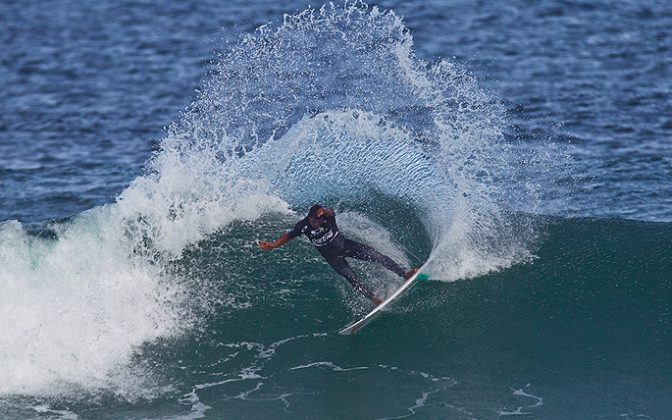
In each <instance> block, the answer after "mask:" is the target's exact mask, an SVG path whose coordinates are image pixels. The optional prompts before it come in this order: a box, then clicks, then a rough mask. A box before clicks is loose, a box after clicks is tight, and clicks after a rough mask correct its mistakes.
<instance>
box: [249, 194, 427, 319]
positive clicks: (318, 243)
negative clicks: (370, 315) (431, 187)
mask: <svg viewBox="0 0 672 420" xmlns="http://www.w3.org/2000/svg"><path fill="white" fill-rule="evenodd" d="M301 234H304V235H306V236H307V237H308V239H309V240H310V242H311V243H312V244H313V245H314V246H315V247H316V248H317V250H318V251H319V252H320V254H321V255H322V256H323V257H324V259H325V260H327V262H328V263H329V265H330V266H331V268H333V269H334V270H335V271H336V272H337V273H338V274H340V275H341V276H343V277H345V278H346V280H348V281H349V282H350V284H352V286H353V287H354V288H355V289H357V291H358V292H360V293H361V294H363V295H364V296H366V297H367V298H369V299H370V300H371V301H372V302H373V303H374V305H376V306H378V305H380V304H381V303H382V302H383V301H382V299H380V298H379V297H378V296H376V295H375V294H373V292H371V290H369V289H368V288H367V287H366V286H364V284H363V283H362V282H361V281H360V280H359V277H357V274H356V273H355V272H354V270H353V269H352V268H351V267H350V264H348V262H347V261H346V260H345V259H346V258H356V259H358V260H363V261H371V262H377V263H380V264H382V265H383V267H385V268H387V269H388V270H390V271H392V272H393V273H395V274H397V275H398V276H399V277H402V278H404V280H408V279H409V278H411V277H412V276H413V274H415V272H416V271H417V269H413V270H411V271H409V272H406V271H404V269H403V268H401V267H400V266H399V264H397V263H396V262H394V261H393V260H392V259H391V258H390V257H388V256H386V255H383V254H381V253H380V252H378V251H376V250H375V249H374V248H372V247H370V246H368V245H365V244H361V243H359V242H355V241H352V240H350V239H346V238H344V237H343V235H342V234H341V233H340V232H339V230H338V226H337V225H336V213H335V212H334V210H332V209H330V208H324V207H322V206H320V205H314V206H313V207H311V208H310V210H309V211H308V216H306V217H305V218H304V219H302V220H301V221H300V222H298V223H297V224H296V225H295V226H294V229H292V230H291V231H289V232H287V233H285V234H283V235H282V236H280V237H279V238H278V239H277V240H276V241H275V242H266V241H261V242H259V249H261V250H262V251H270V250H271V249H275V248H279V247H281V246H282V245H284V244H286V243H287V242H289V241H291V240H292V239H294V238H296V237H297V236H299V235H301Z"/></svg>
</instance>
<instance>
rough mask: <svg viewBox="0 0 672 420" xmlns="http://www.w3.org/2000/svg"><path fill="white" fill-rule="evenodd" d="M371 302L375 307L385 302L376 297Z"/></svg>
mask: <svg viewBox="0 0 672 420" xmlns="http://www.w3.org/2000/svg"><path fill="white" fill-rule="evenodd" d="M371 302H373V304H374V305H376V306H378V305H380V304H381V303H383V300H382V299H381V298H379V297H378V296H374V297H372V298H371Z"/></svg>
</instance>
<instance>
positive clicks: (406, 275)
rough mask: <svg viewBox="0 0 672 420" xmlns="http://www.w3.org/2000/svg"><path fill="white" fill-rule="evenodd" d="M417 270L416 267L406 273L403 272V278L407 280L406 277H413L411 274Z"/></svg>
mask: <svg viewBox="0 0 672 420" xmlns="http://www.w3.org/2000/svg"><path fill="white" fill-rule="evenodd" d="M417 272H418V269H417V268H414V269H412V270H411V271H409V272H408V273H406V274H404V280H408V279H410V278H411V277H413V275H415V273H417Z"/></svg>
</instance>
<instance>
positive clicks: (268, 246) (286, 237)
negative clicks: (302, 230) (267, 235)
mask: <svg viewBox="0 0 672 420" xmlns="http://www.w3.org/2000/svg"><path fill="white" fill-rule="evenodd" d="M292 239H294V237H293V236H291V235H290V234H289V233H285V234H283V235H282V236H281V237H279V238H278V239H276V240H275V242H268V241H261V242H259V249H261V250H262V251H270V250H272V249H275V248H279V247H281V246H283V245H284V244H286V243H287V242H289V241H291V240H292Z"/></svg>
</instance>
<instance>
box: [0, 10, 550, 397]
mask: <svg viewBox="0 0 672 420" xmlns="http://www.w3.org/2000/svg"><path fill="white" fill-rule="evenodd" d="M505 127H506V120H505V118H504V115H503V110H502V107H501V105H500V104H499V103H498V102H497V100H495V99H494V98H492V97H491V96H490V95H488V94H487V93H486V92H484V91H483V90H482V89H480V88H479V86H478V84H477V83H476V81H475V80H474V78H473V77H471V76H470V75H469V73H468V72H467V71H465V70H464V69H462V68H460V67H459V66H456V65H455V64H453V63H452V62H450V61H448V60H439V61H437V62H434V63H425V62H422V61H421V60H419V59H417V58H416V57H415V55H414V47H413V39H412V37H411V35H410V33H409V31H408V29H407V28H406V27H405V26H404V23H403V21H402V20H401V19H400V18H399V17H398V16H396V15H395V14H394V13H392V12H385V11H381V10H379V9H377V8H375V7H374V8H369V7H367V6H366V5H364V4H362V3H356V4H350V5H346V6H345V7H336V6H330V7H324V8H322V9H319V10H316V9H308V10H306V11H304V12H301V13H298V14H296V15H291V16H290V15H287V16H285V20H284V22H283V23H282V24H281V25H278V26H271V25H268V26H264V27H261V28H259V29H258V30H257V31H256V32H254V33H253V34H250V35H247V36H245V37H243V38H241V39H239V40H238V41H237V42H235V43H232V44H230V45H228V47H227V49H226V50H225V52H223V53H222V54H221V56H220V57H219V58H218V64H217V65H216V68H215V69H214V71H213V72H212V74H211V75H209V77H208V79H207V80H206V81H205V83H204V87H203V89H202V90H201V91H200V93H199V94H198V96H197V98H196V99H195V101H194V102H193V104H192V106H191V107H190V108H189V109H188V110H187V111H186V112H185V113H184V115H183V116H182V118H181V119H180V120H179V121H178V122H176V123H174V124H173V125H172V126H171V127H170V128H169V130H168V135H167V136H166V138H165V139H164V140H163V141H162V143H161V147H160V150H159V151H158V152H157V153H156V154H155V155H154V156H153V158H152V159H151V160H150V161H149V162H148V164H147V170H146V173H145V174H144V175H143V176H140V177H138V178H137V179H135V180H134V181H132V182H131V184H130V185H129V187H128V188H127V189H125V190H124V191H123V192H122V193H121V194H120V195H119V196H118V197H117V198H116V202H115V203H113V204H110V205H106V206H102V207H98V208H95V209H93V210H91V211H88V212H85V213H83V214H80V215H78V216H76V217H73V218H72V219H70V220H67V221H62V222H59V223H54V224H52V225H50V226H47V227H45V228H44V229H43V230H41V231H40V232H37V233H35V232H32V233H31V232H28V231H26V229H24V228H23V227H22V226H21V225H20V224H18V222H7V223H4V224H3V225H1V226H0V238H1V240H0V281H1V282H2V285H3V293H2V296H0V314H1V316H2V318H3V322H4V325H5V327H4V331H3V334H2V336H3V338H2V340H3V341H2V346H0V355H1V357H2V359H3V361H5V362H6V363H4V367H3V368H2V369H1V370H0V394H10V395H14V394H19V395H43V394H45V395H70V396H72V395H75V394H77V395H79V394H81V393H82V392H84V393H85V394H87V395H89V394H94V395H96V394H98V393H100V392H103V393H107V392H110V393H112V394H113V395H115V396H116V397H118V398H121V399H122V400H129V401H133V400H136V399H138V398H149V399H151V398H155V397H156V396H158V395H164V393H170V389H171V385H170V381H169V380H168V381H166V378H165V376H163V375H161V374H160V373H157V371H156V370H155V369H153V368H152V367H151V365H152V363H151V361H152V356H147V354H151V351H150V349H147V347H146V346H150V347H151V346H157V345H160V344H161V343H165V342H171V340H176V339H179V338H180V337H182V336H183V335H184V334H190V331H204V329H207V328H208V326H210V327H211V326H212V325H211V324H210V322H211V321H212V319H213V317H215V319H217V318H216V317H218V316H220V315H216V314H218V313H219V314H221V313H227V314H232V313H234V314H240V311H243V310H245V309H246V308H249V307H254V306H255V305H256V304H257V303H259V302H260V301H262V302H263V299H264V298H263V296H262V295H263V294H264V292H263V290H260V289H258V288H254V287H251V286H250V284H249V282H245V281H243V279H246V278H249V276H250V275H252V274H254V276H255V278H257V279H259V280H260V281H262V280H264V279H267V276H269V275H273V276H278V277H285V278H286V277H287V276H294V274H291V275H290V274H287V273H286V272H285V273H282V272H280V273H278V272H272V273H271V274H268V273H266V274H264V270H265V268H264V267H266V266H267V264H268V260H261V258H262V257H260V256H258V253H257V251H256V250H255V242H256V240H258V239H259V236H260V234H262V233H263V234H264V235H276V234H278V233H280V232H282V231H284V230H286V229H288V227H289V226H291V223H292V222H293V220H296V218H297V217H298V216H299V215H300V213H302V212H303V211H304V210H305V209H306V208H307V207H308V206H310V205H311V204H313V203H315V202H321V203H325V204H328V205H331V206H333V207H334V208H336V210H337V212H338V213H339V215H342V217H343V219H342V220H343V221H344V222H345V226H344V230H345V231H346V233H348V234H349V235H351V236H353V237H358V238H360V239H362V240H365V241H369V242H371V243H372V244H373V245H376V246H377V247H379V248H381V249H382V250H384V251H385V252H388V253H390V254H392V255H394V256H396V257H397V259H399V260H400V261H403V262H405V263H407V264H408V265H410V264H420V263H422V262H423V261H425V260H428V261H429V262H430V263H429V265H428V268H427V271H428V272H429V274H430V275H431V276H432V277H434V278H436V279H439V280H445V281H453V280H457V279H463V278H472V277H477V276H482V275H484V274H487V273H493V272H497V271H498V270H500V269H502V268H507V267H511V266H512V265H514V264H518V263H522V262H529V261H531V260H532V259H533V255H534V252H533V250H534V247H535V246H536V245H535V242H536V238H537V233H536V229H535V226H538V224H539V221H535V220H534V218H532V217H527V216H522V215H521V212H526V213H528V214H534V213H535V211H536V209H537V208H538V206H540V205H541V202H540V200H539V198H538V197H539V194H538V192H539V191H540V190H542V189H543V185H539V183H538V182H536V181H535V179H537V177H536V175H537V174H539V173H541V172H543V173H544V174H545V176H544V177H543V179H552V178H553V176H554V174H555V173H556V171H557V173H558V174H560V172H561V171H562V159H558V155H557V154H555V152H554V151H553V150H552V149H550V148H549V149H545V150H543V153H541V152H539V151H538V149H533V148H531V147H528V146H526V145H524V144H516V143H512V142H511V141H507V140H505V138H504V136H503V130H504V128H505ZM558 162H560V163H558ZM295 211H296V212H298V213H295ZM339 217H340V216H339ZM235 232H238V234H235ZM241 235H242V236H241ZM228 248H232V250H228ZM313 257H314V254H312V253H310V252H308V251H307V250H306V249H305V248H299V249H298V252H297V254H296V255H295V256H289V257H285V258H286V259H287V262H289V263H291V264H294V265H301V264H303V262H304V261H306V260H309V261H312V262H310V263H308V266H309V267H312V268H313V269H315V270H318V272H319V273H321V275H326V276H330V275H332V273H330V272H329V271H320V270H323V267H322V266H319V265H316V264H317V263H316V262H315V260H314V258H313ZM311 258H313V259H312V260H311ZM251 263H256V264H258V265H254V264H252V265H250V264H251ZM213 276H216V277H217V278H219V279H221V283H220V284H216V285H215V284H214V283H213V280H212V279H213ZM371 277H375V276H371ZM381 287H384V286H381ZM344 290H345V291H344V295H347V293H348V292H347V289H344ZM353 305H354V304H353ZM355 306H356V305H355ZM349 308H350V309H349V312H348V313H349V316H352V311H354V312H357V311H359V310H360V309H357V308H354V306H352V305H350V306H349ZM353 308H354V309H353ZM227 333H228V334H231V335H234V336H235V335H238V333H236V332H232V331H228V332H227ZM143 345H144V347H143ZM241 346H243V347H244V346H245V345H242V344H241ZM152 348H153V347H152ZM143 349H145V350H143ZM146 352H149V353H146ZM297 369H298V368H297ZM155 376H156V377H155Z"/></svg>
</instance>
